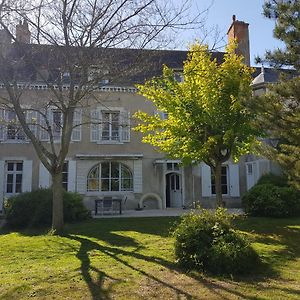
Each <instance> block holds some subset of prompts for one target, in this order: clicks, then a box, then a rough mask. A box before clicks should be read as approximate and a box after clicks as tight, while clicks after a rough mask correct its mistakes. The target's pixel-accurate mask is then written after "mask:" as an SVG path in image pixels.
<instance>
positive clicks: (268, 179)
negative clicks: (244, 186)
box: [256, 173, 288, 187]
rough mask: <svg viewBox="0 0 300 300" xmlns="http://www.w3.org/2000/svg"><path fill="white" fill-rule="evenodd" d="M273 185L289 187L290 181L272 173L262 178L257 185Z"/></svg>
mask: <svg viewBox="0 0 300 300" xmlns="http://www.w3.org/2000/svg"><path fill="white" fill-rule="evenodd" d="M260 184H273V185H276V186H281V187H288V179H287V177H284V176H278V175H274V174H272V173H269V174H265V175H263V176H261V177H260V179H259V180H258V182H257V184H256V185H260Z"/></svg>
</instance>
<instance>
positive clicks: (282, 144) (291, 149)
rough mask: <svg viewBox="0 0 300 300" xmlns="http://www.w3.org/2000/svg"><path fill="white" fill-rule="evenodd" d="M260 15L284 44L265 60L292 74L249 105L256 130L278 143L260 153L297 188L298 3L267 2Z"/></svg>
mask: <svg viewBox="0 0 300 300" xmlns="http://www.w3.org/2000/svg"><path fill="white" fill-rule="evenodd" d="M264 14H265V16H266V17H268V18H270V19H274V20H275V21H276V25H275V29H274V36H275V38H277V39H279V40H281V41H282V42H283V43H284V44H285V47H284V48H283V49H276V50H274V51H267V52H266V55H265V61H267V62H268V63H270V65H271V66H273V67H275V68H277V67H285V68H287V69H288V70H289V71H290V73H293V75H290V74H288V73H289V72H288V70H286V71H285V72H284V73H285V74H281V77H280V80H279V82H278V83H276V84H273V85H269V86H268V91H267V93H266V94H265V95H263V96H261V97H258V98H256V99H255V101H254V102H253V104H254V105H253V110H255V111H256V112H257V115H258V116H259V118H258V124H257V125H258V127H259V128H261V129H263V130H264V131H265V132H266V133H267V134H268V135H269V136H270V137H271V138H275V139H276V140H278V144H277V145H276V147H274V146H273V147H272V146H270V145H269V146H268V145H264V146H263V147H262V154H264V155H266V154H267V155H268V157H269V158H270V159H274V160H275V161H277V162H278V163H279V165H280V166H281V167H282V169H283V170H284V171H285V173H286V174H287V175H288V176H289V179H290V181H291V182H292V183H293V184H294V185H295V186H296V187H298V188H299V189H300V77H299V72H300V2H299V1H297V0H294V1H267V2H266V3H265V5H264ZM295 74H297V75H296V76H295ZM275 144H276V143H275ZM275 144H274V145H275Z"/></svg>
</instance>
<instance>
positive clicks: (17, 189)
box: [16, 183, 22, 193]
mask: <svg viewBox="0 0 300 300" xmlns="http://www.w3.org/2000/svg"><path fill="white" fill-rule="evenodd" d="M16 193H22V184H21V183H17V184H16Z"/></svg>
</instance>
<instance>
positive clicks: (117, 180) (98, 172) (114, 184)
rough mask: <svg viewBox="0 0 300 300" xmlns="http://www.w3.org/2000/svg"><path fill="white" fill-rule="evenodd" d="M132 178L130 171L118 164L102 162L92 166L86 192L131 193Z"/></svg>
mask: <svg viewBox="0 0 300 300" xmlns="http://www.w3.org/2000/svg"><path fill="white" fill-rule="evenodd" d="M132 190H133V177H132V172H131V171H130V169H129V168H128V167H127V166H126V165H124V164H122V163H119V162H102V163H100V164H98V165H96V166H94V167H93V168H92V169H91V170H90V172H89V174H88V178H87V191H88V192H93V191H101V192H110V191H132Z"/></svg>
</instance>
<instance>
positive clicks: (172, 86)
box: [136, 44, 255, 206]
mask: <svg viewBox="0 0 300 300" xmlns="http://www.w3.org/2000/svg"><path fill="white" fill-rule="evenodd" d="M234 49H235V45H234V44H231V45H229V46H228V47H227V52H226V54H225V56H224V62H223V63H222V64H221V65H218V64H217V62H216V60H212V59H211V54H210V53H209V51H208V47H207V46H201V45H199V44H195V45H193V46H192V47H191V48H190V51H189V54H188V58H187V60H186V62H185V63H184V66H183V78H184V80H183V81H182V82H178V81H176V79H175V76H174V72H173V70H172V69H170V68H168V67H165V68H164V71H163V76H162V77H161V78H155V79H153V80H151V81H148V82H147V83H146V84H145V85H139V86H138V88H139V92H140V93H141V94H142V95H143V96H145V97H146V98H148V99H149V100H150V101H152V102H153V103H154V104H155V106H156V107H157V109H158V110H159V111H161V112H164V113H165V114H167V116H168V117H167V118H166V119H161V118H160V117H159V115H158V114H157V115H154V116H151V115H147V114H146V113H143V112H138V113H137V115H136V117H137V118H138V119H139V120H140V121H142V122H140V124H139V125H138V126H137V127H136V130H139V131H141V132H142V133H144V134H145V135H144V137H143V141H144V142H146V143H150V144H152V145H154V146H156V147H158V148H159V149H160V150H162V151H163V152H165V153H167V154H168V155H170V156H171V157H174V158H177V159H181V160H182V162H183V163H184V164H188V163H192V162H201V161H204V162H205V163H206V164H207V165H209V166H210V167H211V169H212V172H213V174H214V176H215V183H216V197H217V205H219V206H220V205H222V190H221V165H222V163H224V162H225V161H227V160H228V159H229V158H230V157H231V156H232V157H233V158H235V159H237V158H238V157H239V156H240V155H242V154H245V153H247V152H248V151H249V150H250V148H251V145H252V144H253V143H254V141H255V132H254V130H253V128H252V127H251V125H250V120H251V118H252V116H251V114H250V113H249V112H248V111H247V110H246V109H245V108H244V106H243V101H244V100H246V99H248V98H250V95H251V88H250V83H251V72H252V71H251V69H250V68H249V67H247V66H246V65H244V64H243V63H242V57H239V56H237V55H236V54H235V53H234Z"/></svg>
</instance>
